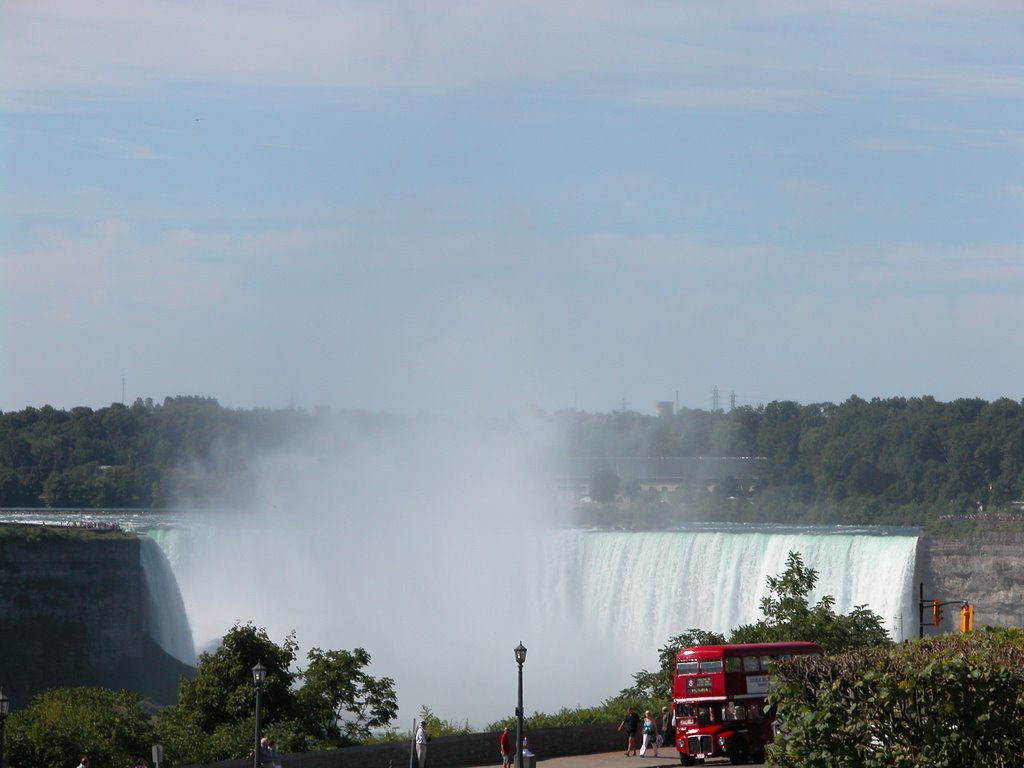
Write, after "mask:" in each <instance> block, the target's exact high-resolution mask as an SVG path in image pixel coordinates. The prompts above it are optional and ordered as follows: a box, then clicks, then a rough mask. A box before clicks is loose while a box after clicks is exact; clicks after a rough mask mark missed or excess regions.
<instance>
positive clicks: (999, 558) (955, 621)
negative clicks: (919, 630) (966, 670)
mask: <svg viewBox="0 0 1024 768" xmlns="http://www.w3.org/2000/svg"><path fill="white" fill-rule="evenodd" d="M921 583H923V584H924V597H925V599H926V600H932V599H933V598H938V599H940V600H942V601H947V600H967V601H969V602H971V603H972V604H973V605H974V626H975V628H977V629H980V628H981V627H984V626H995V627H1011V626H1022V625H1024V532H1015V531H993V532H992V533H989V534H972V535H970V536H965V537H963V538H932V537H922V538H921V539H920V540H919V541H918V549H917V578H916V579H915V590H916V589H917V586H916V585H917V584H921ZM916 597H917V593H915V598H916ZM943 610H944V618H943V625H942V627H941V629H942V630H944V631H947V632H948V631H955V630H957V629H958V628H959V622H960V613H959V611H958V610H957V608H956V606H953V605H951V606H947V607H946V608H945V609H943ZM925 621H926V622H928V621H931V617H930V614H929V615H928V616H926V617H925ZM932 631H934V630H931V629H929V628H928V627H926V628H925V633H926V634H930V633H931V632H932Z"/></svg>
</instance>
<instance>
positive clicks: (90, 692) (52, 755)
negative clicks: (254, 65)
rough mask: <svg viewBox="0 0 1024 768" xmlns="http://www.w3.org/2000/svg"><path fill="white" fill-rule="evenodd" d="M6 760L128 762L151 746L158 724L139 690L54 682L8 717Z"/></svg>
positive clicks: (61, 764) (40, 766)
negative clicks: (55, 684) (146, 709)
mask: <svg viewBox="0 0 1024 768" xmlns="http://www.w3.org/2000/svg"><path fill="white" fill-rule="evenodd" d="M6 725H7V728H6V730H7V738H6V748H7V752H6V755H7V761H8V763H9V764H10V765H12V766H17V767H18V768H28V766H33V767H34V768H67V766H68V765H69V764H70V762H71V761H72V760H77V759H78V757H79V756H81V755H88V756H89V759H90V760H91V761H92V763H93V764H94V765H100V766H122V765H124V766H127V765H134V764H135V760H136V759H137V758H138V757H140V756H141V755H145V754H147V753H148V752H149V747H150V745H151V744H152V743H153V726H152V724H151V722H150V718H149V716H148V715H147V714H146V713H145V712H143V711H142V708H141V700H140V697H139V695H138V694H135V693H131V692H129V691H111V690H108V689H106V688H51V689H49V690H46V691H43V692H42V693H39V694H37V695H36V696H35V697H34V698H33V699H32V703H31V704H29V706H28V707H26V708H25V709H22V710H19V711H17V712H14V713H13V714H12V715H11V716H10V718H9V719H8V721H7V724H6Z"/></svg>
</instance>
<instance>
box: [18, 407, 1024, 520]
mask: <svg viewBox="0 0 1024 768" xmlns="http://www.w3.org/2000/svg"><path fill="white" fill-rule="evenodd" d="M531 417H532V418H541V419H545V420H546V421H548V422H549V423H550V425H551V426H553V427H554V429H553V432H554V433H555V434H556V435H557V438H556V442H557V443H558V445H557V448H556V447H555V446H552V449H551V454H550V455H551V456H552V457H559V456H561V457H574V458H592V457H616V456H631V457H710V456H717V457H722V456H729V457H740V456H742V457H761V458H762V459H763V460H761V461H758V462H756V465H757V466H758V468H759V470H758V472H757V474H756V476H744V477H735V476H728V477H720V478H716V480H715V482H714V483H704V484H699V483H691V484H684V485H682V486H681V487H679V488H678V489H676V490H675V491H674V492H673V493H671V494H667V495H666V494H656V493H652V492H651V491H650V490H649V489H648V490H647V491H644V490H643V489H642V488H641V487H640V483H639V479H638V478H630V477H615V478H613V480H614V482H613V483H611V484H609V489H608V490H606V491H605V494H604V495H605V496H606V497H607V500H608V501H614V502H616V504H617V508H618V509H619V510H621V508H622V506H623V505H624V504H628V505H629V506H631V507H632V511H631V515H632V516H633V517H634V519H643V517H644V515H645V514H646V515H649V516H651V521H652V522H654V523H657V522H658V521H659V520H660V519H662V518H669V519H672V518H687V519H693V518H698V519H717V520H741V521H762V522H808V523H849V524H892V525H928V524H930V523H933V522H935V521H936V520H940V519H943V518H950V517H954V518H955V517H964V516H969V517H978V516H995V517H1000V516H1003V517H1009V516H1014V515H1019V512H1020V508H1021V505H1020V504H1019V503H1018V504H1015V502H1020V501H1021V500H1022V498H1024V406H1022V404H1021V403H1020V402H1016V401H1013V400H1009V399H1006V398H1003V399H999V400H995V401H993V402H988V401H985V400H981V399H960V400H954V401H952V402H940V401H938V400H936V399H935V398H932V397H915V398H903V397H893V398H887V399H880V398H875V399H872V400H864V399H861V398H859V397H851V398H849V399H848V400H846V401H845V402H843V403H841V404H834V403H815V404H809V405H802V404H800V403H796V402H792V401H776V402H771V403H768V404H767V405H762V406H757V407H751V406H743V407H738V408H734V409H731V410H729V411H723V410H710V411H709V410H700V409H687V408H682V409H680V410H679V411H678V412H677V413H674V414H671V415H663V416H660V417H655V416H647V415H644V414H640V413H637V412H635V411H628V410H624V411H615V412H612V413H606V414H605V413H587V412H580V411H576V410H568V411H561V412H558V413H554V414H545V413H539V412H535V413H533V414H531ZM402 421H403V420H402V419H400V418H399V417H396V416H391V415H387V414H372V413H361V412H351V411H348V412H340V413H332V412H330V411H328V410H326V409H319V410H316V411H312V412H308V411H304V410H301V409H284V410H269V409H255V410H235V409H230V408H225V407H222V406H220V405H219V404H218V403H217V401H216V400H214V399H212V398H205V397H174V398H167V399H165V400H164V401H163V403H160V404H156V403H154V402H153V401H152V400H149V399H146V400H142V399H139V400H136V402H135V403H134V404H132V405H131V406H125V405H122V404H119V403H114V404H112V405H110V406H109V407H107V408H100V409H96V410H93V409H91V408H85V407H79V408H72V409H71V410H69V411H67V410H58V409H55V408H53V407H51V406H44V407H42V408H25V409H23V410H21V411H10V412H6V413H0V507H38V506H45V507H86V508H102V507H134V508H160V507H170V506H175V505H180V504H199V503H202V501H203V500H205V499H210V498H212V497H215V496H216V495H217V494H218V493H220V494H223V492H224V490H225V488H228V487H231V486H232V485H235V486H237V485H241V484H240V483H237V481H238V479H239V478H244V477H245V474H246V472H248V471H249V470H250V467H251V464H252V461H253V457H254V456H255V455H257V454H259V452H260V451H261V450H264V449H268V450H269V449H275V448H280V447H282V446H286V445H289V444H291V443H296V442H307V443H308V441H309V440H310V439H311V436H316V435H323V434H324V430H330V431H331V432H332V434H334V433H338V434H342V435H345V434H352V435H356V434H359V433H361V432H372V433H375V434H376V433H385V434H386V432H387V430H391V429H395V428H396V427H400V426H401V424H402ZM325 445H328V446H329V445H330V441H326V442H325ZM557 465H558V462H557V459H553V460H552V462H551V466H552V467H553V468H554V467H557ZM557 474H558V469H553V475H555V476H557ZM605 479H606V480H607V479H608V478H605ZM595 480H597V479H596V478H595ZM593 485H594V487H595V488H599V487H603V486H601V484H600V483H598V482H595V483H594V484H593ZM590 514H592V515H597V516H600V515H601V514H611V515H615V514H619V513H618V512H609V511H607V510H606V511H605V512H602V510H601V509H599V508H598V509H593V510H590Z"/></svg>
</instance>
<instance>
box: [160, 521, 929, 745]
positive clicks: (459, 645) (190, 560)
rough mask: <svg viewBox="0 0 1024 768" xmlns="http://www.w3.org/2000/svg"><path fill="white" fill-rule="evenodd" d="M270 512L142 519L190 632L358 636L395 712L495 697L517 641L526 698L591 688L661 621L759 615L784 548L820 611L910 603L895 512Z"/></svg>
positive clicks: (647, 663)
mask: <svg viewBox="0 0 1024 768" xmlns="http://www.w3.org/2000/svg"><path fill="white" fill-rule="evenodd" d="M287 519H288V518H285V517H282V524H279V525H274V526H273V527H271V528H267V527H264V526H266V525H267V524H268V523H267V520H266V518H264V519H263V523H262V525H261V526H260V527H253V526H247V525H245V523H244V521H239V524H238V526H237V527H235V526H234V525H231V526H227V527H226V526H225V524H224V521H223V520H222V521H221V522H220V523H218V524H217V525H210V524H208V523H205V522H204V523H200V524H197V525H195V526H191V527H180V528H177V527H175V528H167V529H161V530H159V531H150V532H149V533H150V535H152V536H155V537H156V538H157V540H158V541H159V542H160V545H161V546H162V547H163V548H164V551H165V553H166V556H167V559H168V560H169V561H170V562H171V564H172V566H173V567H174V569H175V571H176V573H177V574H178V577H179V582H180V584H181V586H182V591H183V593H184V595H185V600H186V604H187V606H188V610H189V614H190V616H191V617H192V618H193V626H194V627H195V628H196V639H197V641H198V643H199V644H200V647H201V648H202V647H210V646H212V645H213V644H214V643H215V642H216V640H217V639H219V637H220V636H222V635H223V634H224V633H225V632H226V631H227V630H228V629H230V627H231V625H232V624H234V623H235V622H238V621H241V622H245V621H252V622H254V623H255V624H256V625H257V626H260V627H266V628H267V629H268V631H269V632H270V635H271V637H272V638H274V639H275V640H276V641H277V642H280V641H281V640H283V638H284V636H285V635H286V634H287V633H288V632H289V631H291V630H295V631H296V633H297V636H298V640H299V641H300V643H301V644H302V646H303V647H307V648H308V647H311V646H314V645H315V646H319V647H321V648H335V649H337V648H352V647H356V646H362V647H365V648H366V649H367V650H368V651H370V653H371V655H372V656H373V660H374V664H373V669H371V674H375V675H387V676H389V677H392V678H394V679H395V681H396V690H397V692H398V696H399V703H400V705H401V706H402V708H403V715H412V716H414V715H416V714H418V711H419V708H420V706H424V705H426V706H429V707H430V708H431V709H432V710H433V711H434V712H435V713H436V714H438V715H439V716H441V717H445V718H454V719H455V720H458V721H462V720H469V721H470V722H471V723H472V724H473V725H476V726H482V725H485V724H486V723H489V722H492V721H494V720H497V719H499V718H501V717H504V716H508V715H509V714H510V713H511V708H512V707H513V706H514V701H513V697H514V695H515V692H514V683H515V676H514V669H515V667H514V662H513V659H512V647H513V646H514V645H515V644H516V643H517V642H519V641H520V640H522V641H523V643H524V644H525V645H526V646H527V647H528V648H529V649H530V651H529V660H528V663H527V666H526V670H525V674H526V676H527V680H528V681H529V682H528V693H529V695H528V706H527V711H528V712H532V711H554V710H557V709H559V708H561V707H563V706H569V707H572V706H576V705H584V706H587V705H593V704H597V703H599V702H600V701H601V700H603V699H604V698H607V697H608V696H612V695H615V694H616V693H618V691H619V690H620V689H622V688H625V687H627V686H628V685H630V684H631V683H632V678H631V676H632V673H634V672H637V671H639V670H641V669H652V668H653V667H654V666H655V665H656V663H657V650H658V648H659V647H661V646H662V645H664V643H665V642H666V641H667V640H668V639H669V638H670V637H672V636H673V635H676V634H678V633H680V632H683V631H685V630H686V629H689V628H691V627H692V628H700V629H706V630H714V631H719V632H723V633H725V634H728V632H729V631H730V630H731V629H734V628H736V627H738V626H740V625H742V624H747V623H751V622H755V621H757V620H758V619H760V618H761V614H760V603H761V598H762V597H763V596H764V595H765V594H767V588H766V579H767V577H768V576H776V575H778V574H781V573H782V572H783V571H784V570H785V568H786V560H787V557H788V555H789V553H790V552H797V553H799V554H800V555H801V557H802V559H803V562H804V564H805V565H806V566H808V567H810V568H813V569H815V570H816V571H817V572H818V576H819V581H818V585H817V588H816V590H815V592H814V593H813V594H812V596H811V599H812V601H814V600H817V599H818V598H820V596H822V595H832V596H833V597H834V598H835V606H834V608H835V610H836V612H837V613H848V612H849V611H850V610H852V609H853V608H854V607H855V606H858V605H867V606H868V607H869V608H870V609H871V610H872V611H874V612H875V613H877V614H879V615H880V616H881V617H882V618H883V620H884V621H885V623H886V625H887V627H888V628H889V630H890V633H891V634H892V635H893V638H894V639H896V640H900V639H902V637H903V632H902V627H903V623H902V622H903V620H904V619H907V620H908V623H910V622H909V620H910V619H911V618H912V617H913V610H914V606H915V605H916V603H915V601H914V596H913V589H912V581H913V573H914V557H915V552H916V542H917V539H916V535H914V534H913V533H912V532H910V531H907V530H906V529H901V530H900V531H890V532H885V531H879V530H871V531H857V532H850V531H848V530H847V531H844V530H842V529H815V530H807V529H787V528H786V527H783V526H773V527H769V526H765V527H759V528H754V527H749V526H732V527H729V526H719V527H717V528H716V529H711V528H710V527H704V528H697V527H694V528H692V529H689V530H679V531H666V532H643V533H627V532H615V531H581V530H568V531H564V530H563V531H552V530H546V531H542V530H535V531H534V532H533V533H529V534H526V535H524V536H523V538H521V539H520V540H518V543H517V544H515V545H514V546H512V547H507V546H504V545H503V544H502V543H501V541H500V540H498V543H497V544H493V543H491V544H488V543H487V538H488V537H487V532H483V534H482V535H481V536H479V540H476V539H475V538H473V537H470V536H467V535H457V534H456V533H455V532H454V530H448V531H447V532H446V533H445V535H441V536H437V537H433V538H417V537H416V536H415V526H414V525H413V526H405V527H399V528H398V529H397V530H386V529H385V530H382V531H380V532H379V533H373V532H372V530H367V529H365V528H364V529H362V530H358V531H355V532H352V533H349V532H350V531H351V528H350V527H349V526H350V525H351V521H349V522H343V524H340V525H339V521H343V520H344V519H343V518H335V517H328V516H325V517H324V518H323V519H322V521H321V522H322V525H321V527H320V528H319V529H318V530H315V531H309V530H305V529H303V528H301V527H297V526H293V525H288V524H284V521H286V520H287ZM886 533H888V535H882V534H886ZM506 536H507V532H506ZM349 538H351V540H352V542H351V543H352V544H362V548H361V550H362V551H361V550H360V548H353V547H352V546H351V544H346V540H347V539H349ZM254 554H255V557H254ZM373 562H376V565H372V564H371V563H373ZM506 646H507V647H506ZM506 656H507V657H508V658H505V657H506ZM428 657H429V659H428ZM299 665H300V666H302V658H301V656H300V659H299ZM456 680H457V681H458V684H453V683H455V681H456Z"/></svg>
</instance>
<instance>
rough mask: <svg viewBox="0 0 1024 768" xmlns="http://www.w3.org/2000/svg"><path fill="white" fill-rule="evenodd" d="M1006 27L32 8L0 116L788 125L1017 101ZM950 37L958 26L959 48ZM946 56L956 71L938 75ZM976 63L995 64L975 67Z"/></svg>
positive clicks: (329, 5) (111, 5) (503, 10)
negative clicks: (588, 103)
mask: <svg viewBox="0 0 1024 768" xmlns="http://www.w3.org/2000/svg"><path fill="white" fill-rule="evenodd" d="M1021 13H1022V12H1020V11H1018V10H1017V9H1014V8H1013V7H1008V6H1005V5H1004V4H1001V3H988V4H972V6H971V8H970V11H969V12H968V11H967V10H966V9H960V8H958V7H957V6H956V5H955V4H954V5H949V6H946V7H944V8H943V7H939V8H936V7H935V6H933V5H931V4H923V5H908V6H901V5H897V6H892V5H891V4H870V3H869V4H852V5H851V4H835V3H833V4H828V3H826V4H806V3H768V4H744V3H737V4H728V5H718V4H707V3H676V2H647V3H642V4H636V3H631V2H611V1H608V0H605V1H604V2H568V3H544V2H539V1H536V0H534V1H531V2H526V1H524V0H515V2H512V1H511V0H509V1H507V2H496V3H487V4H480V3H472V2H396V1H392V2H377V3H359V2H319V1H314V0H309V1H307V2H295V3H288V4H285V5H282V4H280V3H275V2H266V1H263V2H248V3H244V4H242V3H233V2H223V1H222V2H216V1H210V2H202V3H180V2H171V0H111V1H110V2H105V3H100V4H95V3H80V2H74V0H33V2H14V3H7V4H5V6H4V8H3V10H2V12H0V29H2V30H3V31H2V32H0V51H2V53H0V57H2V60H3V64H4V66H3V67H2V68H0V93H2V94H3V98H4V102H5V103H6V106H7V108H8V109H14V108H18V107H22V108H23V107H24V106H25V105H26V104H29V103H34V102H35V103H39V104H40V105H47V104H50V103H51V102H50V101H49V100H48V99H47V97H46V94H47V93H48V92H55V93H63V94H70V95H73V96H74V97H75V98H91V97H94V96H95V95H96V94H98V93H102V92H108V93H111V92H113V93H117V92H122V93H130V92H133V91H139V90H146V89H154V88H163V87H167V86H171V85H180V84H191V83H214V84H227V85H248V86H252V87H309V86H317V87H342V88H352V89H387V90H435V89H442V88H443V89H451V88H466V87H478V86H484V87H492V88H493V87H501V86H503V85H515V84H528V85H544V84H554V83H558V84H560V85H561V86H562V87H570V88H571V87H572V86H573V84H574V83H575V84H576V86H577V87H581V88H583V91H584V92H590V93H594V92H595V91H596V92H598V93H599V92H600V91H601V90H602V89H603V88H608V94H611V95H614V94H615V93H616V92H619V93H623V94H625V93H626V92H627V91H626V90H623V86H627V87H628V89H632V90H635V91H636V94H635V95H634V96H633V97H632V100H633V101H634V103H643V104H651V105H657V106H661V107H665V106H673V105H674V106H677V107H681V108H684V109H692V108H697V107H702V106H703V107H705V108H710V109H728V110H732V109H735V108H737V106H738V105H742V104H743V103H744V99H750V100H751V101H750V103H751V104H752V106H753V108H761V109H779V108H794V107H799V106H801V105H805V104H807V103H815V102H816V100H817V99H819V98H821V94H823V93H831V92H834V91H839V92H848V93H850V94H851V95H854V96H855V95H856V94H857V93H859V92H860V91H861V90H862V89H863V88H865V87H867V86H869V85H870V87H872V88H876V89H882V90H885V91H890V92H901V91H909V92H914V93H946V94H956V95H957V96H960V97H963V96H966V95H971V94H977V93H979V92H984V93H987V94H989V95H990V96H993V97H999V98H1010V99H1017V98H1020V93H1021V92H1022V85H1024V72H1022V71H1021V68H1020V66H1019V65H1016V66H1014V65H1013V63H1012V62H1014V61H1016V57H1015V56H1014V53H1015V52H1016V51H1017V50H1019V47H1014V46H1015V44H1016V43H1019V42H1020V38H1019V36H1016V37H1015V36H1014V35H1013V34H1012V33H1010V32H1007V31H1006V30H1007V28H1008V27H1009V28H1012V23H1008V22H1012V20H1013V19H1014V18H1015V17H1017V18H1018V19H1019V17H1020V14H1021ZM943 20H945V21H946V22H947V23H946V24H943V23H942V22H943ZM961 22H962V23H963V24H964V25H967V22H970V24H969V25H967V26H966V29H965V30H964V31H963V32H961V33H958V32H957V30H958V29H959V27H960V25H961ZM893 30H896V31H893ZM879 35H880V36H882V42H878V36H879ZM794 39H799V41H800V44H798V45H794V44H793V41H794ZM868 39H872V40H875V44H873V45H870V46H869V45H867V43H866V41H867V40H868ZM950 40H952V41H953V44H954V45H955V46H956V48H957V49H958V53H959V54H960V55H958V56H956V57H955V58H953V59H952V60H951V58H950V57H949V56H948V55H947V54H948V48H949V41H950ZM886 41H889V42H891V43H892V44H891V45H890V44H889V42H886ZM1000 51H1002V56H1003V61H1000V60H999V56H1000V53H999V52H1000ZM986 57H989V58H991V57H995V60H994V61H992V62H991V63H990V64H988V65H987V66H984V65H981V64H979V63H977V60H978V59H980V60H981V61H986ZM755 73H756V74H755ZM623 78H624V79H625V81H624V82H621V83H619V84H618V86H617V84H616V82H615V81H616V80H621V79H623ZM794 80H796V81H797V83H796V84H794V82H793V81H794ZM584 84H586V85H584ZM608 94H605V96H607V95H608Z"/></svg>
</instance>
